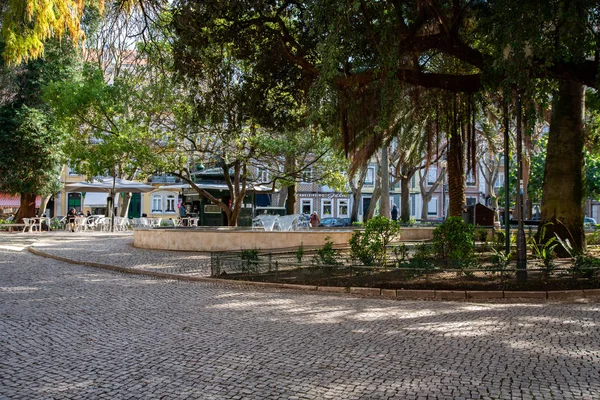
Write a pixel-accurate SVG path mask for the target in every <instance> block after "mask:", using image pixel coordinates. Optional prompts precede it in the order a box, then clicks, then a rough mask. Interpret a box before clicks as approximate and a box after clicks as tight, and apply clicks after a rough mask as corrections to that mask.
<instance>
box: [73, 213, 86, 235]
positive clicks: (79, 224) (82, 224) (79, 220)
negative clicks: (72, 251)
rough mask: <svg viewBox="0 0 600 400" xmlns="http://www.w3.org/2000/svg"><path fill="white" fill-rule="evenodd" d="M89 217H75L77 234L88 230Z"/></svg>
mask: <svg viewBox="0 0 600 400" xmlns="http://www.w3.org/2000/svg"><path fill="white" fill-rule="evenodd" d="M87 220H88V219H87V217H75V232H83V231H87V230H88V224H87Z"/></svg>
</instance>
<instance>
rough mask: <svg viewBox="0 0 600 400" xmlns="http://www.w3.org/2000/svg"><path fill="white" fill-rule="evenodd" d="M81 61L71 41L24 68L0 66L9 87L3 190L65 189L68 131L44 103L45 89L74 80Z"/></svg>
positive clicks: (3, 120) (0, 149)
mask: <svg viewBox="0 0 600 400" xmlns="http://www.w3.org/2000/svg"><path fill="white" fill-rule="evenodd" d="M77 65H78V58H77V56H76V55H75V54H74V52H73V49H72V47H70V46H69V45H68V43H64V44H58V43H52V44H51V45H49V46H48V47H47V52H46V58H45V59H43V60H41V59H40V60H35V61H30V62H29V63H27V64H26V65H23V66H21V67H20V68H15V67H8V66H6V65H2V68H0V80H1V81H2V84H3V86H4V88H3V89H4V91H3V94H2V98H0V191H1V192H8V193H26V194H38V195H49V194H54V193H56V192H58V191H59V190H60V184H59V181H58V178H59V176H60V169H61V167H62V165H63V162H64V155H63V153H62V151H61V142H62V139H63V136H62V135H61V132H60V131H59V130H58V129H57V126H56V123H55V118H54V115H53V114H52V113H51V110H49V109H48V107H47V106H46V104H44V102H43V99H42V91H43V88H44V87H46V86H47V85H49V84H51V83H52V82H53V81H55V80H69V79H71V78H72V76H73V75H74V74H75V70H76V68H77ZM25 212H28V211H25ZM23 216H33V215H23Z"/></svg>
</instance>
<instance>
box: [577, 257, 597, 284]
mask: <svg viewBox="0 0 600 400" xmlns="http://www.w3.org/2000/svg"><path fill="white" fill-rule="evenodd" d="M573 273H574V274H575V276H580V277H582V278H587V279H591V278H594V277H597V276H598V274H599V273H600V259H598V258H596V257H592V256H589V255H586V254H578V255H577V256H576V257H575V261H574V263H573Z"/></svg>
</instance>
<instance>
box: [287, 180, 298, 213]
mask: <svg viewBox="0 0 600 400" xmlns="http://www.w3.org/2000/svg"><path fill="white" fill-rule="evenodd" d="M296 203H297V196H296V184H293V185H291V186H288V187H287V202H286V206H285V213H286V214H287V215H292V214H296Z"/></svg>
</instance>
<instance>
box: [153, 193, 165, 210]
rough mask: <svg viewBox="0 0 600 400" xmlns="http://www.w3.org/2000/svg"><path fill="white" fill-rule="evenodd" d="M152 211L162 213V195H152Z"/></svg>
mask: <svg viewBox="0 0 600 400" xmlns="http://www.w3.org/2000/svg"><path fill="white" fill-rule="evenodd" d="M152 212H153V213H162V212H163V209H162V195H160V194H155V195H153V196H152Z"/></svg>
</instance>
